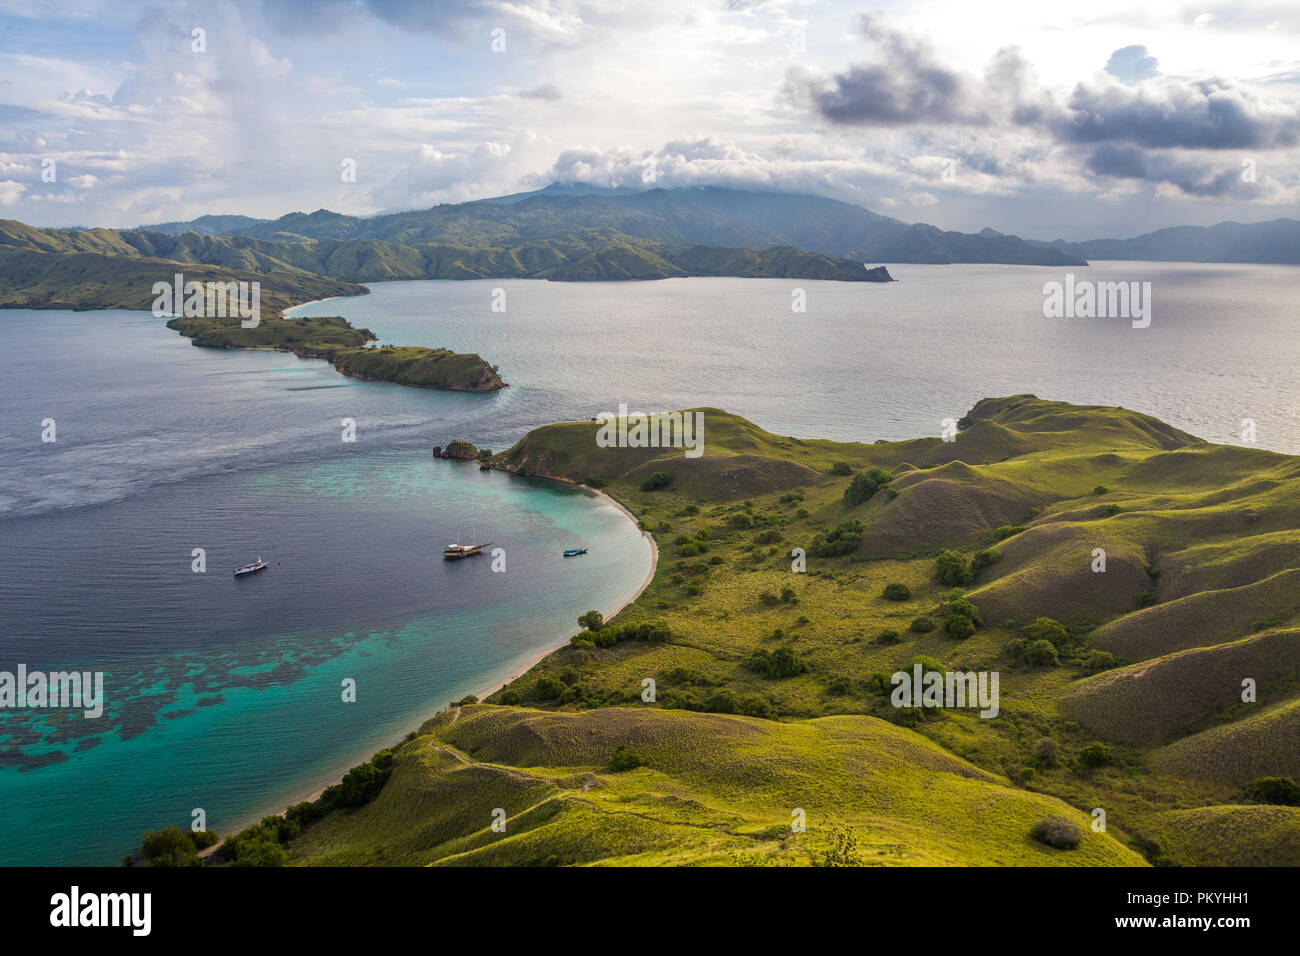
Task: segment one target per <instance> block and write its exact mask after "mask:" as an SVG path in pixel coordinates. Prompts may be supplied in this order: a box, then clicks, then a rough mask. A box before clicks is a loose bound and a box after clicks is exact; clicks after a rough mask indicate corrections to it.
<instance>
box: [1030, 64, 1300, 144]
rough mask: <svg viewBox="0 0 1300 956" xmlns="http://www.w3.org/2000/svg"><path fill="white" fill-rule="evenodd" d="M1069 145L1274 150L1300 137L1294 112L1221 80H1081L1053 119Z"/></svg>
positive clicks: (1056, 131) (1059, 135) (1053, 127)
mask: <svg viewBox="0 0 1300 956" xmlns="http://www.w3.org/2000/svg"><path fill="white" fill-rule="evenodd" d="M1049 125H1050V128H1051V131H1052V133H1053V135H1054V136H1055V137H1056V138H1057V139H1058V140H1060V141H1062V142H1070V143H1102V142H1110V143H1131V144H1133V145H1135V146H1146V147H1148V148H1153V149H1171V148H1183V149H1272V148H1274V147H1279V146H1293V145H1295V143H1296V141H1297V139H1298V138H1300V117H1297V116H1296V114H1295V113H1272V112H1267V111H1265V110H1264V109H1263V108H1262V107H1261V106H1260V104H1259V103H1258V102H1257V101H1256V100H1254V99H1253V98H1252V97H1251V96H1250V95H1249V94H1248V93H1246V92H1245V91H1244V90H1241V89H1239V88H1234V87H1232V86H1229V85H1228V84H1226V83H1223V82H1221V81H1217V80H1212V81H1208V82H1204V83H1191V84H1169V85H1162V86H1158V87H1154V88H1145V87H1144V88H1142V89H1128V88H1126V87H1117V86H1107V87H1091V86H1087V85H1085V84H1082V83H1081V84H1079V85H1078V86H1077V87H1075V89H1074V93H1073V94H1071V96H1070V100H1069V103H1068V109H1067V110H1065V111H1063V112H1061V113H1060V114H1059V115H1057V116H1056V117H1055V118H1054V119H1053V120H1052V121H1051V122H1050V124H1049Z"/></svg>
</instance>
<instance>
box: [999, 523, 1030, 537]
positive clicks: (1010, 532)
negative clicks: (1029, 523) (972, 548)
mask: <svg viewBox="0 0 1300 956" xmlns="http://www.w3.org/2000/svg"><path fill="white" fill-rule="evenodd" d="M1024 530H1025V526H1024V525H1022V524H1004V525H1002V526H1001V527H998V528H994V529H993V539H994V540H995V541H1005V540H1007V538H1010V537H1013V536H1014V535H1017V534H1020V532H1022V531H1024Z"/></svg>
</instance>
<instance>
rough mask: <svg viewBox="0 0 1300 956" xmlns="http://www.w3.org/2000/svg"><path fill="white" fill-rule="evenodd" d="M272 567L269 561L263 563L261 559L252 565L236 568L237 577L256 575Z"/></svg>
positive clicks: (242, 565)
mask: <svg viewBox="0 0 1300 956" xmlns="http://www.w3.org/2000/svg"><path fill="white" fill-rule="evenodd" d="M269 565H270V562H269V561H263V560H262V559H261V558H260V557H259V558H258V559H257V560H256V561H254V562H252V563H251V564H241V565H240V566H239V567H237V568H235V577H237V578H238V577H242V576H243V575H245V574H256V573H257V572H258V571H261V570H263V569H264V568H266V567H267V566H269Z"/></svg>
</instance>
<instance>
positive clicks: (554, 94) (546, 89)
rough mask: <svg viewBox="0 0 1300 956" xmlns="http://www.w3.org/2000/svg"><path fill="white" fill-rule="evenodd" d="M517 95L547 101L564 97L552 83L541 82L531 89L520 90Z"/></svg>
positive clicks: (550, 101)
mask: <svg viewBox="0 0 1300 956" xmlns="http://www.w3.org/2000/svg"><path fill="white" fill-rule="evenodd" d="M519 95H520V96H522V97H524V98H525V99H530V100H546V101H547V102H548V103H554V102H555V101H557V100H562V99H564V94H563V93H561V92H560V89H559V87H557V86H555V85H554V84H553V83H543V84H542V85H541V86H536V87H534V88H533V89H531V90H521V91H520V93H519Z"/></svg>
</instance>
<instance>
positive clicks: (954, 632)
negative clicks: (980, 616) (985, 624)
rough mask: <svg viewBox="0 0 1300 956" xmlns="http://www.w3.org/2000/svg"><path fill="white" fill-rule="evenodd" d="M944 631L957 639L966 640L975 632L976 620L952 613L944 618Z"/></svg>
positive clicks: (948, 635)
mask: <svg viewBox="0 0 1300 956" xmlns="http://www.w3.org/2000/svg"><path fill="white" fill-rule="evenodd" d="M943 633H944V634H945V635H946V636H947V637H951V638H952V639H953V640H956V641H964V640H965V639H966V638H968V637H970V636H971V635H972V634H974V633H975V622H974V621H972V620H971V619H970V618H968V617H962V616H961V615H960V614H950V615H948V616H947V617H946V618H944V619H943Z"/></svg>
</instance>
